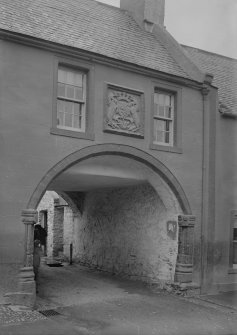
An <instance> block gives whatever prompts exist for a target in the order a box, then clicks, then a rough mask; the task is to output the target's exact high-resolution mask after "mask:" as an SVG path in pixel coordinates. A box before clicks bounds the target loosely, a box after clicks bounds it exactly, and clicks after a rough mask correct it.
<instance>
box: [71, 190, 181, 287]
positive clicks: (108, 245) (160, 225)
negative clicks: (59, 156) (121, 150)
mask: <svg viewBox="0 0 237 335" xmlns="http://www.w3.org/2000/svg"><path fill="white" fill-rule="evenodd" d="M171 219H173V220H174V219H177V218H176V217H175V215H174V214H172V213H167V210H166V208H165V206H164V204H163V202H162V200H161V199H160V198H159V197H158V195H157V193H156V192H155V190H154V189H153V188H152V187H151V186H150V185H149V184H145V185H139V186H133V187H127V188H117V189H110V190H99V191H92V192H89V193H87V195H86V198H85V204H84V212H83V215H82V217H81V218H80V219H79V218H78V226H76V227H75V229H76V231H77V232H76V234H75V235H77V236H76V239H75V241H74V251H75V253H76V257H77V259H78V260H79V261H80V262H81V263H83V264H87V265H89V266H92V267H96V268H99V269H102V270H105V271H109V272H111V273H116V274H120V275H126V276H128V277H130V278H131V279H138V280H143V281H146V282H159V281H171V280H173V278H174V272H175V264H176V257H177V232H176V233H175V236H172V237H171V236H170V235H169V234H168V232H167V221H168V220H171Z"/></svg>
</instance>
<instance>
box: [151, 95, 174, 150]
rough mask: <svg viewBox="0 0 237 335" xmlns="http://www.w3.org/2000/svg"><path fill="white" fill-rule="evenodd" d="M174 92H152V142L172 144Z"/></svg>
mask: <svg viewBox="0 0 237 335" xmlns="http://www.w3.org/2000/svg"><path fill="white" fill-rule="evenodd" d="M173 138H174V94H170V93H164V92H159V93H155V94H154V139H153V143H154V144H162V145H167V146H173V144H174V140H173Z"/></svg>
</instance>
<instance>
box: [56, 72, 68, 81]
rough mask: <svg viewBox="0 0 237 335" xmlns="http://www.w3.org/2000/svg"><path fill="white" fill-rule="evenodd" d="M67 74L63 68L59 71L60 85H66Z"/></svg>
mask: <svg viewBox="0 0 237 335" xmlns="http://www.w3.org/2000/svg"><path fill="white" fill-rule="evenodd" d="M66 77H67V72H66V71H65V70H63V69H61V68H59V69H58V81H59V82H60V83H66Z"/></svg>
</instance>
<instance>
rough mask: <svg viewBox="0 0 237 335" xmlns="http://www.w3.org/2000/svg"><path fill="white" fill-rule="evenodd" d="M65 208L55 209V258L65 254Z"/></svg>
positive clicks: (56, 207)
mask: <svg viewBox="0 0 237 335" xmlns="http://www.w3.org/2000/svg"><path fill="white" fill-rule="evenodd" d="M63 225H64V206H55V207H54V220H53V256H58V255H59V253H60V252H61V253H62V252H63Z"/></svg>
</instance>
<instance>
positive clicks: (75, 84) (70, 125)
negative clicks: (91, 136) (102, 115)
mask: <svg viewBox="0 0 237 335" xmlns="http://www.w3.org/2000/svg"><path fill="white" fill-rule="evenodd" d="M85 111H86V75H85V74H84V73H83V72H80V71H77V70H74V69H70V68H66V67H62V66H60V67H59V69H58V87H57V127H58V128H62V129H68V130H74V131H80V132H85V124H86V122H85V119H86V117H85V113H86V112H85Z"/></svg>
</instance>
